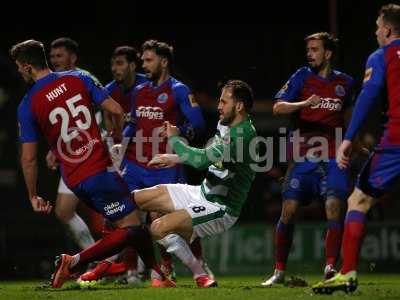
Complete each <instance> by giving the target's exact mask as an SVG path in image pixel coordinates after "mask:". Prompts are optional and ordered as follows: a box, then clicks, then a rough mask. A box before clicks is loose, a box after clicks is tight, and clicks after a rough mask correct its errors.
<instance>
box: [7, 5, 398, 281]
mask: <svg viewBox="0 0 400 300" xmlns="http://www.w3.org/2000/svg"><path fill="white" fill-rule="evenodd" d="M81 2H82V1H81ZM386 3H388V1H344V0H322V1H298V2H295V3H292V2H291V1H279V2H278V1H276V2H274V3H273V5H272V4H269V3H268V2H267V3H260V2H259V3H257V4H256V3H251V2H246V3H241V4H236V3H233V2H231V3H228V4H226V9H225V8H224V7H223V6H222V7H220V8H218V9H216V8H214V6H213V4H212V3H203V2H196V3H194V2H193V3H184V2H181V3H179V4H178V3H176V4H173V3H164V4H159V3H156V2H153V3H139V2H135V1H131V2H129V3H125V2H120V3H113V4H110V3H100V2H99V3H96V4H94V3H88V2H85V3H79V5H77V4H74V3H73V2H71V3H70V2H68V3H61V2H60V3H58V4H55V3H53V4H52V5H51V6H47V5H44V6H43V7H39V8H38V7H35V8H33V5H37V4H23V5H21V7H19V8H15V9H13V8H11V7H10V8H7V9H5V10H2V12H1V14H2V15H3V16H5V15H8V16H11V18H10V19H9V20H10V21H8V19H7V21H2V23H4V24H2V26H1V28H0V36H1V42H0V195H1V196H0V199H1V203H2V206H1V209H0V266H1V268H0V269H1V270H2V272H0V278H3V279H12V278H26V277H46V276H48V274H49V272H50V268H51V264H52V259H53V257H54V255H56V254H58V253H61V252H64V251H66V249H68V251H74V250H76V248H74V247H75V246H74V245H73V244H72V242H71V241H70V239H69V238H68V237H67V236H66V234H65V233H64V230H63V229H62V226H61V225H60V223H59V222H58V221H57V220H56V218H55V216H54V214H52V215H50V216H39V215H35V214H34V213H33V211H32V209H31V206H30V202H29V200H28V198H27V194H26V189H25V185H24V182H23V177H22V172H21V170H20V165H19V158H18V157H19V156H18V152H19V149H18V148H19V147H18V142H17V122H16V109H17V106H18V103H19V101H20V99H21V98H22V96H23V95H24V93H25V92H26V88H27V87H26V85H25V84H24V83H23V82H22V79H21V78H20V77H19V75H18V73H17V71H16V67H15V65H14V64H13V62H12V61H10V59H9V56H8V50H9V48H10V47H11V46H12V45H14V44H15V43H17V42H20V41H23V40H26V39H30V38H34V39H37V40H40V41H42V42H43V43H44V44H45V45H46V48H47V50H49V44H50V42H51V41H52V40H54V39H56V38H58V37H61V36H67V37H70V38H72V39H74V40H76V41H77V42H78V43H79V46H80V54H79V62H78V66H79V67H82V68H85V69H87V70H89V71H91V72H92V73H93V74H95V75H96V76H97V77H98V78H99V79H100V80H101V82H102V83H103V84H106V83H108V82H109V81H111V80H112V78H111V72H110V56H111V53H112V51H113V49H114V48H115V47H117V46H121V45H133V46H136V47H138V48H139V47H140V45H141V44H142V43H143V42H144V41H145V40H147V39H149V38H155V39H158V40H161V41H165V42H167V43H170V44H172V45H173V46H174V49H175V65H174V68H173V75H174V76H175V77H177V78H178V79H181V80H182V81H184V82H185V83H187V84H188V85H189V86H190V87H191V88H192V89H193V91H194V93H195V95H196V98H197V100H198V102H199V103H200V105H201V107H202V108H203V111H204V114H205V117H206V120H207V125H208V129H207V135H206V136H205V137H204V140H206V139H207V138H208V137H210V136H212V134H213V130H214V129H215V125H216V122H217V119H218V116H217V114H216V111H215V108H216V103H217V102H216V99H217V97H218V94H219V90H218V87H219V86H220V85H221V83H223V82H224V81H226V80H227V79H242V80H245V81H247V82H248V83H249V84H250V85H251V86H252V87H253V89H254V93H255V96H256V104H255V109H254V112H253V118H254V122H255V126H256V128H257V131H258V134H259V135H261V136H264V137H275V141H277V138H278V137H279V133H278V128H279V127H282V126H283V127H284V126H287V124H288V120H287V119H285V118H282V117H276V116H273V115H272V113H271V108H272V99H273V96H274V95H275V93H276V92H277V91H278V90H279V89H280V88H281V87H282V86H283V85H284V83H285V82H286V81H287V79H288V78H289V77H290V76H291V74H293V73H294V72H295V71H296V70H297V69H298V68H299V67H301V66H303V65H305V62H306V60H305V50H304V48H305V44H304V41H303V39H304V37H305V36H307V35H309V34H311V33H315V32H318V31H328V32H331V33H333V34H334V35H335V36H336V37H338V38H339V40H340V49H339V53H338V56H337V59H336V68H337V69H339V70H341V71H344V72H346V73H347V74H350V75H351V76H353V77H354V79H355V82H356V86H355V88H356V94H358V92H359V90H360V86H361V82H362V78H363V73H364V64H365V61H366V59H367V57H368V55H369V54H370V53H371V52H373V51H374V50H375V49H376V48H377V43H376V39H375V21H376V17H377V11H378V10H379V8H380V7H381V6H382V5H383V4H386ZM33 9H35V10H33ZM245 21H250V22H255V23H246V24H241V23H242V22H245ZM380 108H381V106H379V107H377V109H376V110H374V114H373V115H372V116H371V117H370V118H369V119H368V124H366V126H365V127H364V128H363V130H362V132H361V134H360V135H359V138H358V141H357V144H358V147H357V148H362V147H366V148H370V149H371V146H372V145H373V144H374V143H375V141H376V137H377V136H378V135H379V133H380V131H381V128H380V126H379V121H380V120H381V114H382V113H381V109H380ZM276 144H277V143H276ZM274 146H275V147H274V151H278V148H277V145H274ZM46 153H47V146H46V145H45V144H44V143H42V145H41V153H40V155H41V158H42V159H41V162H40V163H41V165H40V171H39V191H40V194H41V195H42V196H43V197H45V198H47V199H49V200H54V199H55V196H56V190H57V185H58V178H59V175H58V174H57V173H54V172H52V171H49V170H48V169H47V168H46V167H45V154H46ZM365 158H366V154H365V153H364V152H362V151H356V152H355V155H354V163H353V168H352V174H353V179H354V175H355V174H357V170H358V169H359V168H360V166H361V165H362V163H363V161H364V160H365ZM285 170H286V166H285V165H284V164H279V163H278V161H276V163H274V166H273V168H272V169H271V170H270V171H268V172H265V173H258V174H257V177H256V180H255V182H254V184H253V188H252V190H251V192H250V195H249V198H248V202H247V204H246V206H245V208H244V210H243V212H242V215H241V218H240V220H239V223H238V225H236V226H235V227H234V228H233V229H232V231H230V232H229V233H226V234H224V235H222V237H217V238H215V239H208V240H207V241H206V243H205V252H206V257H208V259H209V261H210V265H211V266H212V267H213V269H214V270H215V272H216V273H217V274H218V273H226V272H231V273H232V272H233V273H234V272H238V271H239V270H240V271H241V272H249V273H263V272H270V271H272V269H273V264H272V255H273V240H272V237H273V230H274V224H275V223H276V222H277V220H278V219H279V214H280V208H281V196H280V190H281V181H282V177H283V175H284V172H285ZM188 174H189V181H190V182H191V183H198V182H200V180H201V175H202V174H200V173H197V172H195V171H193V170H188ZM396 194H397V191H393V193H390V194H388V195H386V196H385V197H383V199H381V202H380V204H379V205H378V206H377V207H376V208H374V209H373V210H372V211H371V214H370V216H369V218H370V219H371V220H372V221H375V222H372V223H370V224H371V225H370V227H369V231H368V234H367V236H366V239H365V245H364V248H363V251H362V259H363V260H362V263H361V264H362V266H361V267H362V268H363V269H365V270H370V271H371V270H378V271H391V270H396V269H398V267H399V265H400V264H399V261H400V227H399V223H398V220H399V219H398V214H397V213H396V212H399V211H400V210H399V201H398V199H396V198H397V197H396ZM322 207H323V206H322V203H321V202H319V201H313V202H312V203H311V204H310V205H309V206H308V207H304V208H303V209H302V211H301V214H300V216H299V222H298V223H299V226H298V227H297V232H296V238H295V243H294V244H295V245H294V247H293V251H292V254H291V257H290V261H291V263H289V270H290V269H292V270H300V269H301V270H320V269H321V266H322V265H323V237H324V230H325V227H324V224H325V223H324V220H325V217H324V213H323V210H322ZM82 209H83V214H85V209H84V208H82ZM94 234H96V233H94Z"/></svg>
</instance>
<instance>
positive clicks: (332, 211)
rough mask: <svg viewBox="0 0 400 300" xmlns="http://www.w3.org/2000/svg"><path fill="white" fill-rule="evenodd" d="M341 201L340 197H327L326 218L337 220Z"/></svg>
mask: <svg viewBox="0 0 400 300" xmlns="http://www.w3.org/2000/svg"><path fill="white" fill-rule="evenodd" d="M341 209H342V203H341V201H340V199H337V198H334V199H328V200H327V201H326V203H325V211H326V217H327V219H328V220H339V219H340V216H341Z"/></svg>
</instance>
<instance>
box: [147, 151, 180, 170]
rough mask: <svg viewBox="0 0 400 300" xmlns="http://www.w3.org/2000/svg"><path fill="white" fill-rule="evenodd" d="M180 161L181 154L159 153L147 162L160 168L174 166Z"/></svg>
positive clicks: (153, 166) (149, 165)
mask: <svg viewBox="0 0 400 300" xmlns="http://www.w3.org/2000/svg"><path fill="white" fill-rule="evenodd" d="M178 163H179V156H178V155H176V154H157V155H155V156H154V157H153V159H152V160H151V161H149V163H148V164H147V166H148V167H152V168H156V169H160V168H172V167H175V166H176V164H178Z"/></svg>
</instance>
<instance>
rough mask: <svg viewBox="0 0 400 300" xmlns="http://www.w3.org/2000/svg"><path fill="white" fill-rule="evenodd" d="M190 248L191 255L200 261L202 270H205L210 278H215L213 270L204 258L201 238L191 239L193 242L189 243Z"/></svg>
mask: <svg viewBox="0 0 400 300" xmlns="http://www.w3.org/2000/svg"><path fill="white" fill-rule="evenodd" d="M190 250H192V252H193V255H194V256H195V257H196V258H197V259H198V260H199V261H200V263H201V265H202V266H203V268H204V270H205V271H206V272H207V274H208V277H209V278H210V279H215V276H214V273H213V271H212V270H211V269H210V267H209V266H208V264H207V262H206V260H205V258H204V255H203V246H202V242H201V238H199V237H197V238H195V239H194V240H193V242H192V243H191V244H190Z"/></svg>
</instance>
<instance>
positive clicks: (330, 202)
mask: <svg viewBox="0 0 400 300" xmlns="http://www.w3.org/2000/svg"><path fill="white" fill-rule="evenodd" d="M322 184H323V185H324V184H326V186H325V187H322V190H323V191H325V192H326V194H325V195H324V196H325V197H326V201H325V212H326V219H327V223H328V226H327V227H328V228H327V231H326V236H325V270H324V276H325V279H329V278H331V277H333V276H334V275H335V274H336V273H337V272H336V267H335V266H336V262H337V259H338V258H339V254H340V247H341V243H342V234H343V219H342V210H343V206H344V202H345V201H346V199H347V197H348V195H349V178H348V170H341V169H339V168H338V166H337V164H336V161H335V159H330V161H329V163H328V165H327V174H326V178H325V180H322Z"/></svg>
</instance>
